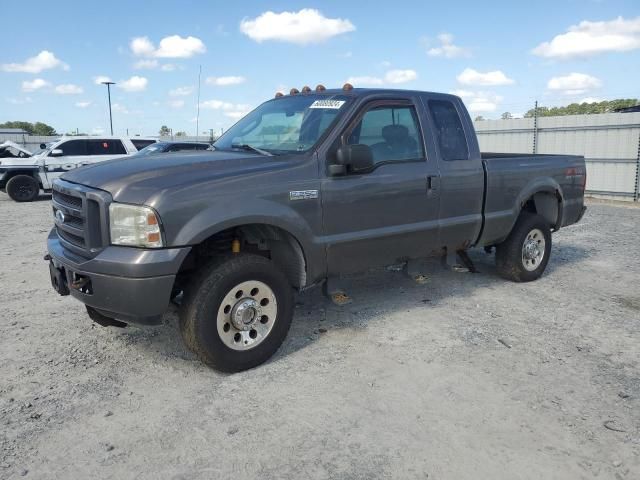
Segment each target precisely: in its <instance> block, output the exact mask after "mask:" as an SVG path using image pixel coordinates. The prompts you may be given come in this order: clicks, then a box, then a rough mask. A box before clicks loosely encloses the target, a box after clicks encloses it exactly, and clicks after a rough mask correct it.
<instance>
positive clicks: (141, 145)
mask: <svg viewBox="0 0 640 480" xmlns="http://www.w3.org/2000/svg"><path fill="white" fill-rule="evenodd" d="M131 143H133V146H134V147H136V149H138V150H142V149H143V148H144V147H148V146H149V145H151V144H152V143H156V142H154V141H153V140H139V139H135V138H132V139H131Z"/></svg>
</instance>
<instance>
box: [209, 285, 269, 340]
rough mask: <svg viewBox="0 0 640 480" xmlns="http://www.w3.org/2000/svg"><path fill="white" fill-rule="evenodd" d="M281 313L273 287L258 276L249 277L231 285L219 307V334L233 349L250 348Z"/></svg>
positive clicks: (260, 338)
mask: <svg viewBox="0 0 640 480" xmlns="http://www.w3.org/2000/svg"><path fill="white" fill-rule="evenodd" d="M277 317H278V302H277V300H276V296H275V294H274V292H273V290H272V289H271V288H270V287H269V285H267V284H266V283H264V282H261V281H259V280H247V281H244V282H241V283H239V284H237V285H236V286H235V287H233V288H232V289H230V290H229V291H228V293H227V294H226V295H225V296H224V297H223V298H222V302H221V303H220V306H219V308H218V315H217V325H218V334H219V335H220V339H221V340H222V342H223V343H224V344H225V345H226V346H227V347H229V348H231V349H232V350H248V349H251V348H254V347H256V346H257V345H259V344H260V343H262V342H263V341H264V339H265V338H267V336H268V335H269V333H270V332H271V329H272V328H273V326H274V325H275V323H276V321H277Z"/></svg>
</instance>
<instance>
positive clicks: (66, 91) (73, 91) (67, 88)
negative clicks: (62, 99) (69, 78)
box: [53, 83, 84, 95]
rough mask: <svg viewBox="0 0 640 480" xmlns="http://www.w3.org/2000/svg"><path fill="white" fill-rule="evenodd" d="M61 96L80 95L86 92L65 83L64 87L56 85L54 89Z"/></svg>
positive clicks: (76, 86)
mask: <svg viewBox="0 0 640 480" xmlns="http://www.w3.org/2000/svg"><path fill="white" fill-rule="evenodd" d="M53 90H54V91H55V92H56V93H57V94H59V95H80V94H81V93H83V92H84V90H83V89H82V87H79V86H78V85H74V84H73V83H64V84H62V85H56V87H55V88H54V89H53Z"/></svg>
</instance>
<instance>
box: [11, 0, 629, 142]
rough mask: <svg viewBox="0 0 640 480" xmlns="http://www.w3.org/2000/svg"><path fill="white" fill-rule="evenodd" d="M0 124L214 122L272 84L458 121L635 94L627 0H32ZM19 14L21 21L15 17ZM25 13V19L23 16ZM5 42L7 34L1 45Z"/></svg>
mask: <svg viewBox="0 0 640 480" xmlns="http://www.w3.org/2000/svg"><path fill="white" fill-rule="evenodd" d="M3 13H4V16H5V18H7V17H8V18H11V17H14V16H15V21H14V20H11V21H5V22H3V38H4V39H5V41H4V42H3V44H4V47H3V49H2V54H1V55H0V89H1V91H2V97H0V122H3V121H7V120H26V121H44V122H46V123H49V124H51V125H52V126H54V127H55V128H56V129H57V130H58V131H59V132H66V131H71V130H75V129H76V128H79V129H80V130H81V131H84V132H89V133H99V132H102V131H104V130H106V129H108V110H107V101H106V89H105V87H104V86H102V85H99V84H96V79H97V78H98V77H102V76H104V77H109V78H110V79H112V80H113V81H115V82H117V85H116V86H115V87H114V88H113V90H112V103H113V105H114V112H113V116H114V130H115V133H117V134H124V133H125V132H126V129H128V131H129V133H130V134H146V135H152V134H156V133H157V131H158V129H159V128H160V126H161V125H168V126H169V127H171V128H172V129H173V130H174V132H175V131H179V130H184V131H186V132H187V133H189V134H195V129H196V126H195V122H194V119H195V116H196V108H197V97H196V93H197V84H198V69H199V66H200V65H201V66H202V84H201V85H202V86H201V100H200V102H201V103H200V107H201V108H200V128H199V130H200V132H203V131H206V130H208V129H210V128H213V129H214V130H216V131H219V130H220V129H221V128H225V129H226V128H227V127H229V126H230V125H231V124H233V123H234V122H235V120H236V119H237V118H239V116H241V115H242V114H243V113H246V111H248V110H249V109H251V108H253V107H255V106H257V105H258V104H260V103H261V102H262V101H264V100H266V99H268V98H271V97H272V96H273V94H274V93H275V92H276V91H277V90H278V89H287V90H288V89H289V88H291V87H294V86H295V87H297V88H301V87H302V86H303V85H307V84H308V85H310V86H312V87H314V86H315V85H316V84H317V83H322V84H324V85H326V86H327V87H335V86H341V85H342V84H343V83H344V82H345V81H346V80H348V79H351V80H352V81H353V83H354V85H355V86H356V87H358V86H362V87H364V86H388V87H393V88H410V89H420V90H434V91H444V92H454V93H457V94H459V95H461V96H462V97H463V99H464V101H465V103H466V104H467V106H468V107H469V108H470V109H471V110H472V115H473V116H476V115H483V116H484V117H486V118H497V117H499V116H500V114H501V113H502V112H505V111H509V112H512V113H515V114H522V113H524V112H525V111H526V110H528V109H529V108H531V106H532V104H533V102H534V100H535V99H537V100H538V101H539V102H540V103H541V104H543V105H559V104H566V103H570V102H572V101H581V100H583V99H589V100H590V99H595V100H599V99H610V98H619V97H639V96H640V88H639V87H638V85H639V83H638V78H640V75H639V73H640V2H638V0H628V1H624V0H618V1H616V0H599V1H598V0H591V1H589V0H555V1H537V2H524V1H513V0H511V1H506V2H500V1H492V2H478V1H460V0H459V1H457V2H441V1H438V2H430V1H424V0H423V1H407V2H404V1H401V0H397V1H395V2H384V3H378V2H358V1H355V0H354V1H351V2H345V1H344V0H341V1H322V2H315V3H314V2H307V3H300V2H299V1H297V2H289V1H271V2H251V1H241V2H215V1H206V2H205V1H190V0H184V1H182V2H178V3H176V2H175V1H173V2H165V1H154V2H130V1H129V2H125V1H120V0H112V1H110V2H107V3H105V2H103V3H94V2H91V3H89V2H65V1H57V2H50V1H46V2H44V1H39V0H35V1H31V2H29V6H28V12H27V10H25V7H21V6H18V5H17V4H16V7H15V11H14V12H11V10H10V9H8V8H5V9H4V12H3ZM25 15H26V17H25ZM24 18H27V20H25V23H23V20H22V19H24ZM8 39H11V41H8Z"/></svg>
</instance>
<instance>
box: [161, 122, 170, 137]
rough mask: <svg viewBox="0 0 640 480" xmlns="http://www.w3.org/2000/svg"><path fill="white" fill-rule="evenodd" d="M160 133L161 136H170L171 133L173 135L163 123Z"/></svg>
mask: <svg viewBox="0 0 640 480" xmlns="http://www.w3.org/2000/svg"><path fill="white" fill-rule="evenodd" d="M158 133H159V134H160V136H161V137H168V136H169V135H171V130H170V129H169V127H167V126H166V125H162V126H161V127H160V131H159V132H158Z"/></svg>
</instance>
